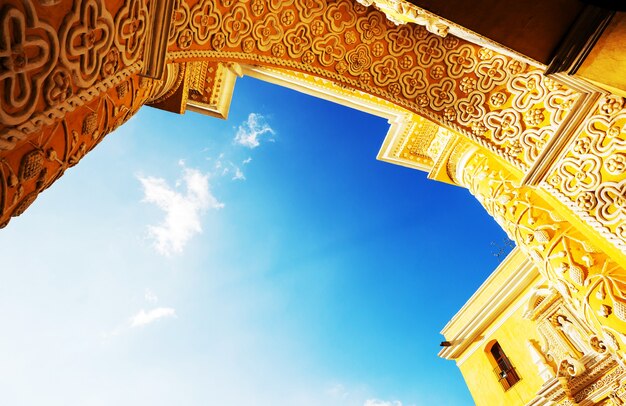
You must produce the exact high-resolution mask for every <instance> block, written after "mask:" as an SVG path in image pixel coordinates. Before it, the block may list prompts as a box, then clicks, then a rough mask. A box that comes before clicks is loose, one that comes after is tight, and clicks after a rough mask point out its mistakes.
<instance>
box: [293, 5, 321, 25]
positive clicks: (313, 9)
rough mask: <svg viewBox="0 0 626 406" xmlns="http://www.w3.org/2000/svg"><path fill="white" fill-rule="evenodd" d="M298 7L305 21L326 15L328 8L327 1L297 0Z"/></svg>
mask: <svg viewBox="0 0 626 406" xmlns="http://www.w3.org/2000/svg"><path fill="white" fill-rule="evenodd" d="M296 7H297V8H298V10H299V11H300V15H302V18H303V19H304V20H305V21H310V20H311V19H312V18H314V17H317V16H319V15H320V14H323V13H324V8H325V7H326V1H325V0H296Z"/></svg>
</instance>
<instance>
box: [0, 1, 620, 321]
mask: <svg viewBox="0 0 626 406" xmlns="http://www.w3.org/2000/svg"><path fill="white" fill-rule="evenodd" d="M155 4H156V2H155V1H149V0H119V1H113V0H111V1H108V0H59V1H58V2H40V1H29V0H6V1H5V4H4V6H3V8H2V10H0V26H1V27H5V26H16V27H19V28H20V29H19V30H16V31H17V32H23V33H25V35H22V36H20V35H15V33H13V32H10V33H8V34H7V35H10V36H12V37H11V38H10V39H11V41H4V42H0V58H3V59H2V63H1V64H0V66H2V67H3V68H2V69H3V70H0V89H3V90H4V91H3V93H1V94H0V176H1V179H0V225H6V223H7V222H8V220H9V219H10V217H11V216H16V215H20V214H21V213H23V212H24V210H26V209H27V208H28V206H29V205H30V204H31V203H32V202H33V201H34V200H35V198H36V197H37V195H38V193H40V192H41V191H42V190H44V189H45V188H47V187H48V186H50V185H51V184H52V183H53V182H54V181H55V180H56V179H58V177H59V176H61V175H62V174H63V172H64V171H65V170H66V169H67V168H69V167H71V166H73V165H75V164H76V163H77V162H78V161H79V160H80V159H81V158H82V157H83V156H84V155H85V154H86V153H87V152H88V151H90V150H91V149H92V148H94V147H95V146H96V145H97V144H98V143H99V142H100V141H101V140H102V138H103V137H104V135H106V134H107V133H109V132H111V131H112V130H114V129H115V128H117V127H118V126H119V125H121V124H123V123H124V122H125V121H126V120H128V118H129V117H130V116H132V114H133V113H134V112H136V111H137V110H138V109H139V108H140V107H141V106H142V105H144V104H146V103H147V102H153V103H162V102H166V101H167V100H168V98H170V97H173V96H174V95H175V94H176V91H177V90H178V89H179V88H180V89H183V90H184V91H183V92H182V93H180V94H178V96H177V97H181V100H182V101H183V102H184V101H185V100H186V98H187V97H189V96H190V94H189V92H188V90H193V84H192V83H190V82H188V79H189V78H188V77H187V76H185V75H184V69H182V68H181V67H182V66H183V64H192V63H196V62H203V63H204V62H206V63H208V65H207V66H209V65H210V66H213V67H215V66H218V67H219V66H223V65H224V64H232V63H237V64H243V65H252V66H261V67H265V68H273V69H282V70H286V71H290V72H298V73H301V74H306V75H310V76H314V77H318V78H322V79H324V80H326V81H328V82H329V83H332V84H334V85H335V86H339V87H340V88H341V89H344V90H345V91H346V92H350V91H354V92H357V91H358V92H360V93H363V94H368V95H372V96H375V97H377V98H380V99H382V100H385V101H386V102H387V103H389V104H391V105H393V106H397V107H398V108H400V109H403V110H406V111H407V112H409V113H411V114H414V115H415V116H420V117H425V118H427V119H429V120H432V121H433V122H435V123H437V124H438V125H441V126H443V127H445V128H447V129H448V130H449V131H450V132H451V133H453V134H454V138H455V139H456V141H455V142H456V144H455V143H454V142H450V144H449V145H450V148H452V146H455V145H456V146H459V145H461V147H460V148H458V149H454V151H452V150H451V151H448V152H449V154H447V155H446V154H439V153H438V154H430V153H428V151H425V150H424V149H425V148H428V147H430V144H429V143H423V145H422V144H419V143H415V147H414V148H413V149H412V150H411V151H409V154H415V155H416V156H425V157H428V159H430V161H428V163H429V165H430V164H431V163H432V166H433V167H440V168H441V167H443V168H444V169H445V168H447V171H448V173H450V174H451V175H450V177H451V178H454V175H453V174H454V173H456V172H457V169H458V172H459V173H461V172H462V170H463V168H462V167H463V165H462V164H461V163H459V162H457V161H456V159H457V158H459V156H461V155H463V154H465V153H466V152H467V151H474V150H473V149H472V148H479V149H480V151H481V154H484V157H485V158H484V159H482V160H481V161H480V162H481V164H480V169H481V173H478V174H475V175H476V176H475V178H476V179H478V178H479V176H482V175H484V178H482V179H481V181H483V180H484V182H485V185H480V188H479V187H478V186H476V187H475V188H474V189H476V190H478V189H480V191H481V194H482V195H484V196H492V195H493V196H499V197H502V199H501V200H502V201H499V200H498V201H497V202H494V201H484V202H483V204H484V205H485V206H488V205H492V206H493V207H497V205H496V203H498V204H500V205H501V206H502V207H505V206H506V205H512V204H513V203H511V202H517V201H519V202H523V199H526V198H527V197H526V196H521V195H519V193H520V192H521V191H524V193H526V192H527V195H528V196H529V195H530V194H532V193H535V192H536V193H537V194H539V195H541V196H540V197H541V200H540V199H539V198H537V199H534V200H533V201H532V202H531V203H532V205H541V207H542V210H543V211H545V214H543V215H542V216H543V217H545V221H546V223H547V222H548V221H549V217H550V213H552V212H551V210H553V209H554V208H555V207H556V208H557V210H556V211H558V212H560V213H561V214H565V217H568V216H569V217H568V220H571V221H570V223H572V224H575V225H576V227H577V228H579V230H578V231H576V233H577V234H576V236H578V235H583V237H580V238H587V239H590V240H592V241H593V242H594V244H595V246H596V247H599V249H600V250H604V251H606V252H607V253H608V254H607V255H610V256H611V258H612V259H614V260H615V262H616V263H617V264H620V265H621V267H619V266H618V265H617V264H616V265H615V269H616V270H617V271H615V272H617V273H618V279H619V280H620V281H622V280H625V279H624V276H623V272H622V268H623V265H624V264H625V263H626V254H625V253H626V176H625V175H624V174H625V173H626V104H625V100H624V99H623V98H621V97H617V96H614V95H603V94H598V93H593V92H591V91H590V90H589V89H588V88H585V87H584V86H578V85H577V84H576V83H574V82H567V83H565V82H560V81H557V80H555V79H553V78H548V77H546V76H544V75H543V74H542V70H541V69H539V68H537V67H534V66H531V65H529V64H528V63H526V62H522V61H520V60H517V59H514V58H512V57H510V56H505V55H504V54H502V53H499V52H497V51H496V50H494V49H492V48H486V47H483V46H479V45H476V44H473V43H470V42H468V41H466V40H463V39H460V38H458V37H455V36H453V35H446V36H445V37H441V36H439V35H436V34H433V33H431V32H429V31H428V30H427V29H426V28H425V27H423V26H419V25H413V24H406V25H399V26H396V25H395V24H393V23H392V22H390V21H388V20H387V19H386V17H385V15H384V14H383V13H381V12H380V11H378V10H376V9H374V8H367V7H364V6H362V5H361V4H358V3H355V2H353V1H351V0H328V1H325V0H284V1H281V0H241V1H234V0H218V1H212V0H187V1H184V0H173V2H172V3H170V4H171V6H172V8H173V10H172V17H173V18H172V19H171V21H170V19H167V18H166V20H167V21H168V22H167V24H165V23H163V22H161V23H158V21H157V22H155V21H156V17H155V15H156V14H155V6H154V5H155ZM166 17H169V15H168V16H166ZM166 27H167V32H166V33H167V35H166V36H165V37H166V38H165V40H164V41H165V42H164V45H165V49H166V52H164V53H163V55H164V56H163V57H164V58H165V60H166V62H167V63H168V64H169V66H170V68H169V70H168V72H169V73H168V75H167V77H165V78H163V80H155V79H150V78H146V77H142V76H140V73H141V72H146V69H147V70H148V71H150V69H148V68H147V67H150V66H154V64H153V63H152V62H151V61H150V58H151V57H152V56H153V55H160V53H159V52H153V51H154V50H153V49H152V48H150V47H156V46H158V44H156V45H155V43H156V42H155V41H156V40H155V38H158V36H157V35H155V33H161V34H163V32H164V30H166ZM148 51H150V52H148ZM6 55H10V58H12V59H10V58H9V57H8V56H6ZM8 58H9V59H10V60H9V59H8ZM207 69H208V68H207ZM205 76H206V75H205ZM205 76H202V77H203V78H205V79H206V77H208V76H206V77H205ZM189 80H190V79H189ZM211 103H213V104H211ZM211 103H207V105H215V106H216V110H215V111H216V112H217V113H220V106H221V105H222V104H223V100H220V99H216V100H214V101H211ZM217 113H216V114H217ZM218 115H219V114H218ZM409 119H411V118H410V116H409ZM468 145H469V146H468ZM455 148H456V147H455ZM455 151H459V152H458V154H457V153H456V152H455ZM455 154H456V155H455ZM440 158H441V159H440ZM437 160H439V162H435V161H437ZM490 160H492V161H493V162H491V161H490ZM483 161H484V162H488V163H489V164H483V163H482V162H483ZM477 167H478V165H477ZM495 168H498V169H497V170H496V169H495ZM496 172H498V173H496ZM504 172H506V173H507V175H506V182H500V183H501V184H502V185H504V184H506V186H507V188H509V189H510V195H511V196H514V199H513V200H511V199H508V192H509V189H507V196H503V190H504V189H503V186H498V187H499V188H500V189H502V190H491V189H490V188H491V185H492V184H493V185H496V184H498V181H497V179H498V176H500V175H501V174H502V173H504ZM492 175H493V176H492ZM490 176H491V177H492V178H491V179H490V178H489V177H490ZM500 177H501V176H500ZM472 179H474V178H472ZM489 182H491V183H489ZM520 183H521V184H523V185H522V186H521V187H520V186H519V185H520ZM529 185H530V186H529ZM531 186H533V187H534V188H531ZM494 187H495V186H494ZM470 189H471V188H470ZM516 193H517V194H518V195H517V196H516V195H515V194H516ZM542 196H543V197H542ZM546 196H548V197H549V199H551V200H549V201H548V200H546V199H547V198H548V197H546ZM507 199H508V200H507ZM488 210H489V207H488ZM491 213H492V214H493V215H494V216H497V215H500V214H501V213H499V212H497V211H495V210H492V211H491ZM525 213H526V212H525ZM529 213H530V212H529ZM524 216H530V214H524ZM518 220H519V219H516V220H515V221H517V223H516V226H517V225H519V224H518V223H519V221H518ZM524 221H526V220H524ZM550 221H552V220H550ZM528 223H529V224H527V225H526V226H527V227H528V229H529V230H530V231H528V234H529V235H530V234H533V235H535V234H536V233H535V232H536V231H537V224H538V223H537V222H536V219H535V218H530V217H529V218H528ZM559 224H560V220H559ZM567 227H570V225H569V223H568V224H567V225H563V227H562V228H563V230H566V231H563V234H567V233H569V228H567ZM513 230H514V231H515V230H517V229H513ZM550 230H551V231H550ZM581 230H582V231H581ZM550 233H552V235H550ZM544 234H546V235H547V236H546V235H544ZM537 235H539V236H540V237H541V238H548V239H549V238H552V237H554V235H555V233H554V229H548V231H545V233H539V234H537ZM577 238H578V237H577ZM518 243H520V244H526V245H527V246H531V243H532V244H535V243H537V241H534V242H533V241H529V242H526V241H523V240H522V239H520V240H519V241H518ZM580 246H581V247H583V248H584V244H582V243H581V244H580ZM580 251H581V252H580V258H581V259H580V260H578V262H577V263H576V264H573V265H575V267H578V268H580V269H582V267H583V265H585V266H586V268H585V269H587V270H588V272H587V273H586V274H585V275H584V276H585V278H586V277H587V276H588V275H590V274H591V273H592V271H594V270H595V271H597V272H596V273H598V274H599V273H601V272H602V270H601V269H600V268H601V264H592V263H591V262H589V263H588V264H583V263H582V262H583V261H584V260H583V259H582V258H583V251H584V249H581V250H580ZM557 260H558V259H557ZM539 262H541V261H539ZM611 264H613V263H611ZM551 266H552V265H551ZM611 266H613V265H611ZM554 268H555V269H556V265H555V266H554ZM578 268H574V269H578ZM570 269H572V268H570ZM555 275H556V274H555ZM558 278H559V277H558V276H554V278H553V279H555V280H556V279H558ZM585 278H583V279H581V280H583V281H584V280H585ZM618 290H620V291H622V290H624V289H621V285H620V289H618ZM622 299H623V297H622V296H620V297H619V300H614V302H615V303H618V305H615V303H613V305H612V306H613V307H614V308H616V309H617V308H619V309H621V310H620V313H619V314H620V317H619V320H618V321H617V322H616V323H618V324H617V325H618V326H619V327H618V328H617V329H618V330H619V331H621V332H626V329H624V327H623V326H624V324H623V322H624V320H626V311H624V310H623V309H622V308H626V307H624V306H625V305H623V303H622V302H621V300H622ZM603 300H604V299H603ZM624 300H626V299H624ZM593 304H594V308H597V306H599V303H593ZM620 306H621V307H620ZM621 316H623V317H621ZM603 317H604V316H603ZM599 323H600V324H602V322H599Z"/></svg>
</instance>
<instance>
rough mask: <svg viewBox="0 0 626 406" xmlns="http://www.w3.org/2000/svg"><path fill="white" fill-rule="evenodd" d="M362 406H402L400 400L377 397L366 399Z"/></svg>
mask: <svg viewBox="0 0 626 406" xmlns="http://www.w3.org/2000/svg"><path fill="white" fill-rule="evenodd" d="M363 406H402V402H400V401H399V400H392V401H388V400H379V399H367V400H366V401H365V403H364V404H363Z"/></svg>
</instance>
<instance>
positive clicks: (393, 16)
mask: <svg viewBox="0 0 626 406" xmlns="http://www.w3.org/2000/svg"><path fill="white" fill-rule="evenodd" d="M357 2H358V3H359V4H361V5H362V6H365V7H369V6H372V5H374V6H375V7H376V8H378V9H379V10H380V11H382V12H383V13H385V15H386V16H387V19H388V20H389V21H391V22H392V23H394V24H396V25H402V24H406V23H409V22H410V23H415V24H417V25H420V26H423V27H425V28H426V29H427V30H428V31H429V32H431V33H433V34H435V35H438V36H440V37H445V36H446V35H448V31H449V30H450V28H449V27H448V25H447V24H445V23H444V22H443V21H441V20H440V19H439V18H437V17H436V16H434V15H432V14H430V13H427V12H425V11H424V10H423V9H421V8H419V7H417V6H415V5H413V4H411V3H409V2H407V1H404V0H357Z"/></svg>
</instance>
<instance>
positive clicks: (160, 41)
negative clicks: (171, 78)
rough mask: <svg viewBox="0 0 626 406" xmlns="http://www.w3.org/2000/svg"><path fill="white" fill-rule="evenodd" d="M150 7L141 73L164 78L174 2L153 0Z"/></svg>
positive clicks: (155, 77) (154, 77)
mask: <svg viewBox="0 0 626 406" xmlns="http://www.w3.org/2000/svg"><path fill="white" fill-rule="evenodd" d="M149 7H150V9H149V18H150V29H149V35H148V36H147V38H146V45H145V52H144V68H143V71H142V72H141V74H142V75H144V76H147V77H150V78H153V79H163V74H164V71H165V59H166V54H167V43H168V38H169V32H170V27H171V24H172V15H173V12H174V2H173V1H171V0H153V1H152V2H151V3H150V5H149Z"/></svg>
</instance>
